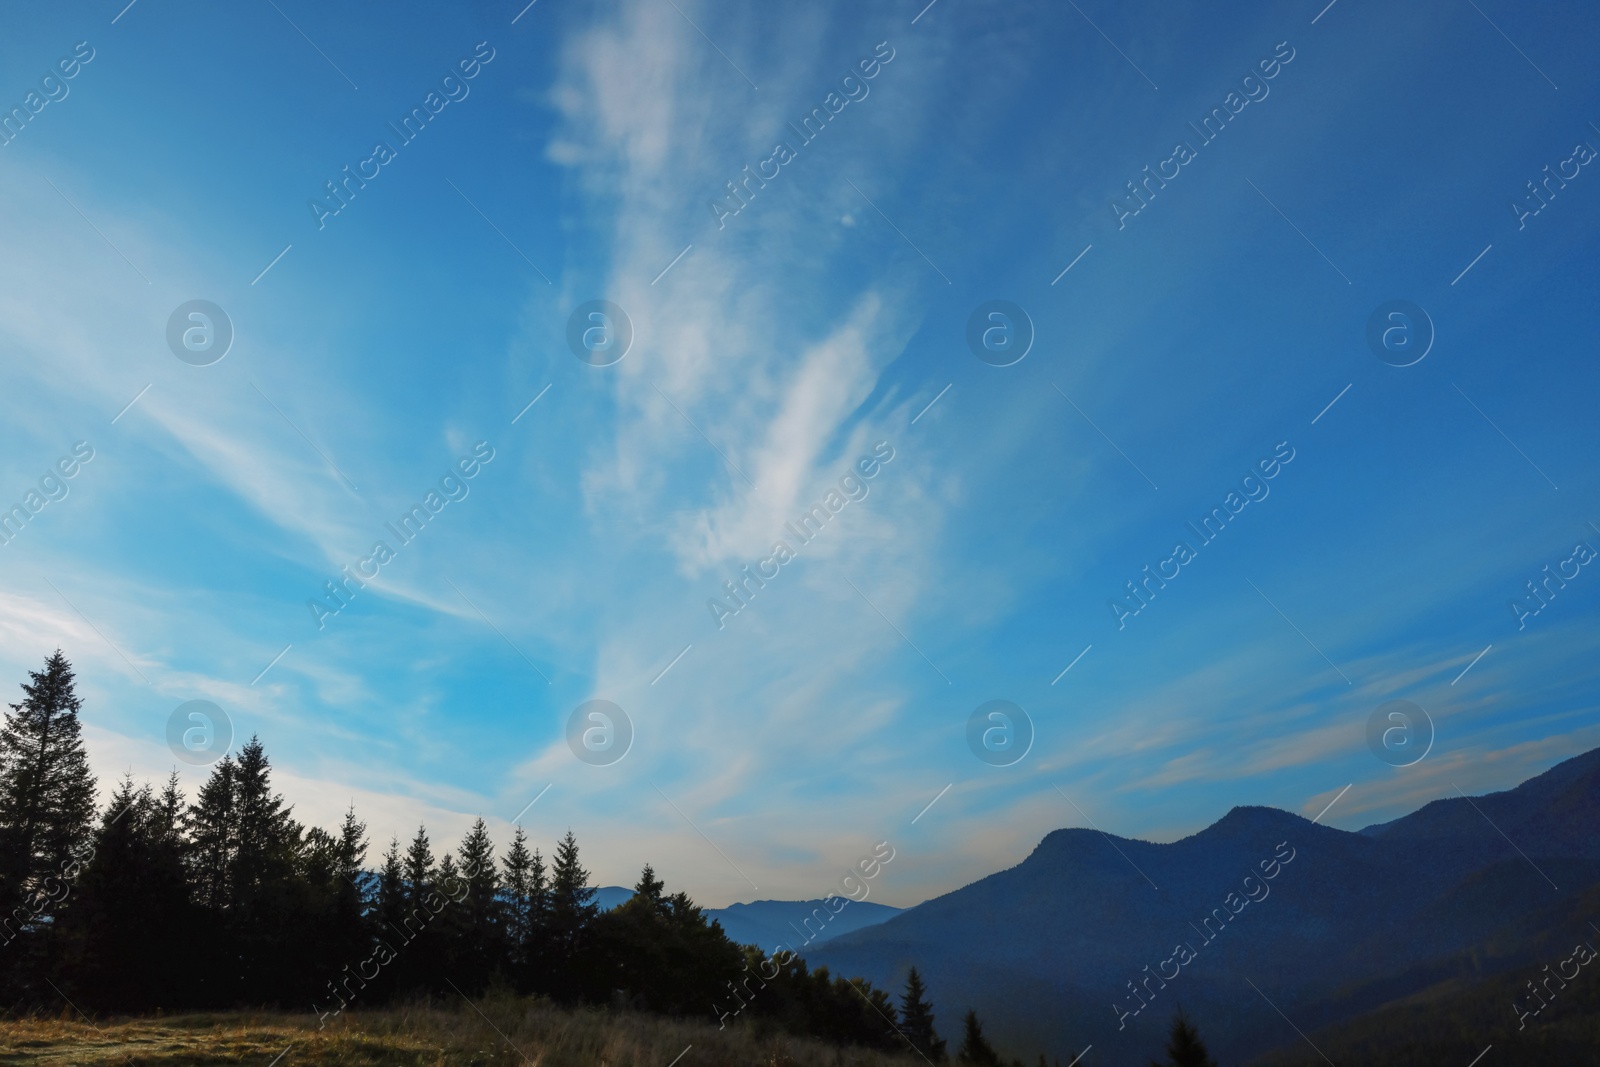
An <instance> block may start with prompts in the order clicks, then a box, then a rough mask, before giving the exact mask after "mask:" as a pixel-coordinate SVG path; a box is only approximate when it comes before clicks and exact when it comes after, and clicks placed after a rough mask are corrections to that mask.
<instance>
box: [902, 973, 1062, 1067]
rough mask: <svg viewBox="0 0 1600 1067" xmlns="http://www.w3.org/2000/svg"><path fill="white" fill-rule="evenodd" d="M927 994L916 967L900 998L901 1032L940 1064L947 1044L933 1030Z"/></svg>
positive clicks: (925, 1054)
mask: <svg viewBox="0 0 1600 1067" xmlns="http://www.w3.org/2000/svg"><path fill="white" fill-rule="evenodd" d="M926 994H927V988H926V987H925V986H924V985H923V984H922V975H920V974H918V973H917V969H916V968H915V967H913V968H911V974H910V975H908V976H907V977H906V991H905V994H904V995H903V996H902V997H901V998H900V1019H901V1022H900V1031H901V1033H903V1034H904V1035H905V1037H906V1040H907V1041H909V1042H911V1046H912V1047H913V1048H914V1049H916V1050H917V1051H918V1052H920V1053H922V1055H923V1056H925V1057H927V1058H928V1059H930V1060H932V1061H933V1062H934V1063H939V1062H940V1061H942V1060H943V1059H944V1058H945V1043H944V1041H942V1040H940V1038H939V1034H938V1031H936V1030H935V1029H934V1028H933V1005H931V1004H929V1003H928V1001H927V999H926ZM1041 1067H1042V1065H1041Z"/></svg>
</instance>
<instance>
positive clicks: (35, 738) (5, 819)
mask: <svg viewBox="0 0 1600 1067" xmlns="http://www.w3.org/2000/svg"><path fill="white" fill-rule="evenodd" d="M28 677H29V680H28V681H26V682H24V683H22V694H23V695H22V700H21V701H20V702H19V703H16V704H12V705H10V708H11V711H10V713H9V714H7V715H6V717H5V725H4V726H3V727H0V914H6V915H8V916H9V915H11V914H12V913H13V909H14V908H16V907H17V906H18V905H20V904H22V903H23V901H24V900H27V899H28V898H30V897H34V896H36V895H37V894H38V893H39V892H40V891H41V886H42V885H43V883H44V880H45V879H46V878H47V877H50V876H51V875H54V876H56V877H57V878H61V877H64V876H65V877H70V876H71V874H72V873H73V871H75V868H74V865H73V861H74V860H76V859H79V858H81V857H82V856H83V854H84V851H85V847H86V846H87V845H88V843H89V838H90V828H91V824H92V822H93V820H94V807H95V805H94V794H95V782H94V777H93V776H92V775H91V774H90V773H89V761H88V757H87V756H86V755H85V753H84V750H83V739H82V736H81V734H82V726H81V724H80V723H79V722H78V712H79V711H80V710H81V709H82V707H83V702H82V701H81V700H80V699H79V698H78V695H77V693H76V692H75V691H74V688H73V673H72V665H71V664H70V663H68V662H67V660H66V657H65V656H63V655H62V654H61V650H60V649H56V651H55V653H54V654H53V655H51V656H50V657H49V658H48V659H46V660H45V664H44V670H42V671H29V672H28ZM69 868H73V870H72V871H69ZM30 909H31V904H30ZM36 913H37V912H36V910H30V912H29V914H36Z"/></svg>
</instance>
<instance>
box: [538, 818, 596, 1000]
mask: <svg viewBox="0 0 1600 1067" xmlns="http://www.w3.org/2000/svg"><path fill="white" fill-rule="evenodd" d="M599 911H600V909H599V908H598V907H597V906H596V905H595V903H594V890H593V889H591V888H590V887H589V872H588V871H586V870H584V869H583V864H582V863H580V862H579V861H578V839H577V838H576V837H574V836H573V834H572V831H571V830H568V831H567V834H566V836H565V837H563V838H562V839H561V840H560V841H559V842H557V843H556V852H555V857H554V862H553V863H552V864H551V868H550V918H549V931H550V941H549V951H550V956H551V959H550V963H551V971H552V972H553V973H552V975H551V977H552V979H553V981H554V985H555V988H554V989H553V990H552V992H553V994H554V995H555V996H557V997H560V998H562V999H576V998H578V997H581V996H583V995H584V994H585V993H586V992H587V991H588V990H589V989H590V987H591V986H592V985H593V984H594V982H595V981H596V979H597V978H598V977H599V976H598V975H596V974H594V973H593V972H592V971H591V970H586V969H585V968H584V967H583V966H581V963H582V962H583V961H581V959H580V957H581V956H582V953H583V945H584V939H585V937H586V936H587V934H588V933H589V929H590V926H591V924H592V923H593V922H594V917H595V915H596V914H598V913H599Z"/></svg>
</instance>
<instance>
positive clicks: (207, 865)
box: [187, 756, 239, 911]
mask: <svg viewBox="0 0 1600 1067" xmlns="http://www.w3.org/2000/svg"><path fill="white" fill-rule="evenodd" d="M234 777H235V774H234V763H233V757H232V756H223V757H222V759H220V760H218V761H217V763H216V765H215V766H213V767H212V768H211V774H210V775H209V776H208V777H207V778H206V780H205V782H204V783H202V784H201V786H200V792H199V794H198V795H197V796H196V797H195V802H194V804H193V805H192V806H191V807H190V808H189V814H188V819H187V822H188V826H189V842H190V848H189V864H190V870H191V871H192V872H193V879H194V886H195V896H196V899H197V900H198V901H199V903H201V904H202V905H204V906H205V907H207V908H211V909H213V910H215V911H223V910H226V909H227V908H229V907H230V906H231V905H232V902H233V897H232V892H231V883H230V878H229V875H230V874H231V872H232V870H233V857H234V854H235V852H236V851H237V850H238V845H239V828H238V813H237V804H236V803H235V799H236V793H237V789H236V788H235V784H234Z"/></svg>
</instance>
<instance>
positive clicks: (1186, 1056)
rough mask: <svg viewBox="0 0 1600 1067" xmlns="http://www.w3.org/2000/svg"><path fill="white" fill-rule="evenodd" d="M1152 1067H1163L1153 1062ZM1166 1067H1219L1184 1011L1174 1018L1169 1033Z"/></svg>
mask: <svg viewBox="0 0 1600 1067" xmlns="http://www.w3.org/2000/svg"><path fill="white" fill-rule="evenodd" d="M1150 1067H1163V1065H1162V1064H1159V1063H1155V1062H1152V1063H1151V1065H1150ZM1165 1067H1217V1061H1216V1060H1214V1059H1212V1058H1211V1053H1210V1052H1208V1051H1207V1050H1206V1046H1205V1042H1204V1041H1201V1040H1200V1033H1199V1031H1197V1030H1196V1029H1195V1028H1194V1026H1193V1024H1191V1023H1190V1022H1189V1019H1188V1016H1186V1015H1184V1014H1183V1012H1182V1011H1179V1012H1178V1014H1176V1015H1174V1016H1173V1017H1172V1028H1171V1029H1170V1030H1169V1031H1168V1032H1167V1063H1166V1065H1165Z"/></svg>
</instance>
